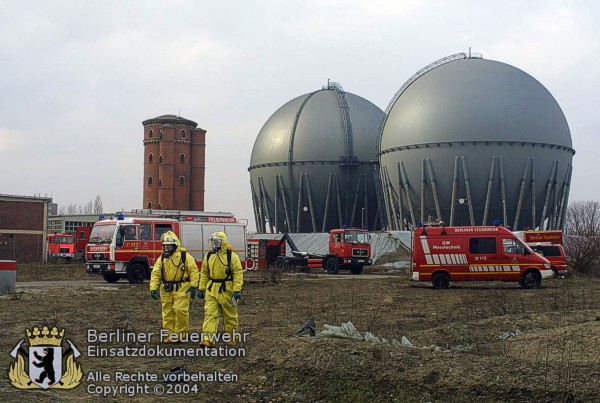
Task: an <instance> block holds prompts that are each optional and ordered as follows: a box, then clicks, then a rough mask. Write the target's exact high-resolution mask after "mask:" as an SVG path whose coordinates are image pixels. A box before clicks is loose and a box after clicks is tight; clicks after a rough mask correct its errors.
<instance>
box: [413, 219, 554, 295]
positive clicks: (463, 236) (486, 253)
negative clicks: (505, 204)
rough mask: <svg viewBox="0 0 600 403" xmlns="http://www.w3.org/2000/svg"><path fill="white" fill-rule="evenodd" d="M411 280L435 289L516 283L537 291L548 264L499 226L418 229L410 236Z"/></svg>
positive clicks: (550, 271) (549, 270)
mask: <svg viewBox="0 0 600 403" xmlns="http://www.w3.org/2000/svg"><path fill="white" fill-rule="evenodd" d="M412 250H413V259H412V278H413V280H417V281H431V282H432V284H433V287H434V288H436V289H440V288H448V286H449V285H450V282H451V281H482V280H483V281H485V280H501V281H518V282H519V284H521V286H522V287H524V288H527V289H529V288H538V287H540V285H541V284H542V279H545V278H550V277H552V275H553V273H552V270H551V268H550V263H549V262H548V260H547V259H545V258H544V257H542V256H540V255H538V254H537V253H535V252H534V251H533V250H531V248H529V246H527V245H526V244H525V243H523V242H522V241H521V240H520V239H518V238H517V237H516V236H515V234H513V233H512V232H510V231H509V230H508V229H507V228H504V227H501V226H481V227H443V226H442V227H420V228H417V229H415V231H414V236H413V248H412Z"/></svg>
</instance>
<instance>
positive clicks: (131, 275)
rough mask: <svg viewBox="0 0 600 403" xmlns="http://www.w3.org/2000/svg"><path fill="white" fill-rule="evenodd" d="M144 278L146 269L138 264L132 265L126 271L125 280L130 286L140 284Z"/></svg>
mask: <svg viewBox="0 0 600 403" xmlns="http://www.w3.org/2000/svg"><path fill="white" fill-rule="evenodd" d="M145 278H146V268H145V267H144V266H142V265H141V264H139V263H134V264H132V265H131V266H129V269H128V270H127V280H129V282H130V283H132V284H141V283H143V282H144V279H145Z"/></svg>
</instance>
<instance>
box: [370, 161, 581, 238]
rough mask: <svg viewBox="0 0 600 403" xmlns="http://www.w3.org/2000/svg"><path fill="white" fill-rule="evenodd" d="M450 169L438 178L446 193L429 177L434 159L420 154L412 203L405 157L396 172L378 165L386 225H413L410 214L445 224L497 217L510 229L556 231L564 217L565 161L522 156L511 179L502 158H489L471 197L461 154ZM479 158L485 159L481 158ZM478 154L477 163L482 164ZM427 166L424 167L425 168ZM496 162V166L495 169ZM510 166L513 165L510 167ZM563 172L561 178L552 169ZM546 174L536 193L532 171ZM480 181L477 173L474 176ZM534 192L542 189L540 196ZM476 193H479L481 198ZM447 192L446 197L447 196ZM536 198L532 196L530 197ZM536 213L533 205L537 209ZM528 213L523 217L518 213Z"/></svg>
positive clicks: (568, 168) (487, 222) (480, 222)
mask: <svg viewBox="0 0 600 403" xmlns="http://www.w3.org/2000/svg"><path fill="white" fill-rule="evenodd" d="M454 160H455V164H454V169H453V170H452V171H451V176H448V174H449V173H447V174H446V175H443V178H442V179H441V180H444V181H447V182H448V183H451V184H452V185H451V188H450V189H449V191H450V193H449V194H446V195H443V194H439V191H438V188H437V185H436V181H437V180H438V179H439V178H436V176H435V175H434V172H435V171H436V170H435V162H433V161H431V159H427V158H423V159H422V160H421V161H422V163H421V164H420V167H419V168H420V171H421V175H420V183H419V197H418V198H417V200H416V201H413V197H412V194H415V192H414V190H411V189H413V188H414V186H413V184H412V183H411V181H410V174H408V173H407V168H406V167H407V166H408V164H407V163H405V161H399V162H398V170H397V172H398V173H397V174H396V175H395V177H394V176H391V175H390V173H389V171H388V170H387V167H385V166H384V167H383V170H382V172H383V183H384V189H387V190H386V205H387V206H389V211H390V215H389V218H388V220H389V221H390V229H393V230H400V229H402V224H401V222H402V221H403V220H408V221H409V222H410V223H412V224H413V225H415V223H416V217H419V218H420V220H421V221H423V220H425V221H429V220H431V219H435V220H441V221H443V222H445V223H447V224H448V225H490V224H491V223H492V221H495V220H498V221H500V222H502V223H503V225H506V222H507V220H511V221H508V222H509V225H508V226H509V227H510V228H517V229H523V228H529V229H535V228H537V229H544V230H549V229H560V228H562V225H563V224H564V215H565V212H566V208H567V199H568V193H569V187H570V180H571V173H572V166H571V164H567V165H566V166H564V165H563V167H562V168H561V167H560V163H559V161H558V160H556V159H555V160H551V161H544V163H543V165H542V163H541V162H539V161H536V159H534V158H529V157H526V158H524V159H523V160H522V168H521V171H520V174H519V175H518V177H519V180H518V181H517V180H515V177H514V174H515V173H516V172H515V169H511V176H510V177H509V178H505V174H504V166H503V164H502V158H501V157H499V156H491V157H490V158H489V159H488V160H487V164H488V166H489V171H488V175H487V176H486V177H485V179H486V180H485V181H484V182H483V181H481V180H479V181H478V183H477V185H476V188H475V190H476V192H475V193H474V194H475V196H474V195H473V194H472V193H473V190H472V189H471V188H472V186H471V185H472V183H471V182H472V180H471V179H470V178H471V177H473V172H471V175H470V170H469V168H468V161H467V158H466V157H465V156H455V158H454ZM483 161H485V160H483ZM483 161H482V158H481V157H480V158H479V162H480V163H481V162H483ZM429 166H430V168H428V167H429ZM496 166H498V169H496ZM512 168H515V167H512ZM559 170H561V171H562V172H563V174H562V177H560V176H559V174H558V172H559ZM412 171H413V172H412V177H415V175H414V173H416V171H417V168H413V170H412ZM538 172H543V173H544V174H545V175H546V181H545V186H544V188H543V192H536V188H535V187H536V184H537V183H538V181H537V176H538V175H537V173H538ZM478 177H479V179H481V177H482V176H481V175H478ZM507 180H508V181H509V183H512V184H513V187H512V188H506V182H507ZM538 193H542V196H543V197H540V195H539V194H538ZM398 194H404V195H405V200H406V203H407V206H405V207H404V208H402V207H400V204H399V203H398V200H399V198H398V196H397V195H398ZM476 195H481V199H479V198H478V196H476ZM448 196H450V197H448ZM440 199H442V200H444V199H445V200H447V201H448V204H446V205H445V206H444V205H441V204H440ZM536 199H537V200H536ZM540 205H541V206H542V207H541V210H538V211H537V212H536V209H539V208H540V207H539V206H540ZM526 211H529V216H528V219H526V218H527V217H526V216H525V215H524V213H525V212H526Z"/></svg>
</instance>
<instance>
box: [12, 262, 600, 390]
mask: <svg viewBox="0 0 600 403" xmlns="http://www.w3.org/2000/svg"><path fill="white" fill-rule="evenodd" d="M27 270H28V269H23V273H21V274H22V275H23V276H24V277H26V278H28V277H27V276H29V275H30V274H28V273H27ZM31 270H33V272H34V273H35V274H32V275H31V277H29V278H31V279H36V280H39V278H38V277H36V276H38V275H39V273H40V269H39V268H38V269H31ZM64 270H69V267H66V268H64ZM54 272H56V273H58V272H60V269H58V268H57V270H54ZM83 274H85V270H83ZM85 276H87V275H85ZM85 276H83V278H84V279H87V277H85ZM272 277H273V274H272V273H269V274H261V273H253V274H247V276H246V285H245V287H244V293H243V303H242V305H241V306H240V322H241V327H242V330H243V331H247V332H250V333H251V337H250V340H249V341H248V343H247V344H246V345H245V346H244V347H245V348H246V349H247V352H248V356H247V357H245V358H241V359H239V358H238V359H234V358H210V359H209V358H203V359H188V358H185V359H162V360H161V359H151V358H129V359H123V358H112V359H104V360H103V359H97V358H93V357H87V356H86V355H85V354H84V356H82V357H81V359H80V361H81V365H82V367H83V368H84V370H85V371H93V370H103V371H105V372H112V373H114V371H116V370H124V369H128V370H132V371H133V370H138V369H139V370H142V371H151V372H157V373H164V372H166V371H168V370H169V368H172V367H174V366H176V365H186V366H187V368H188V370H190V371H198V370H202V371H212V370H219V369H221V370H227V371H231V372H234V373H237V374H239V375H240V382H239V383H236V384H223V383H221V384H217V383H213V384H202V388H201V391H200V392H199V393H198V394H197V395H194V399H195V400H198V401H216V400H219V401H231V402H237V401H255V402H258V401H260V402H265V401H302V402H304V401H321V402H326V401H327V402H328V401H331V402H337V401H357V402H363V401H364V402H367V401H369V402H370V401H401V402H405V401H411V402H412V401H439V402H441V401H444V402H446V401H457V402H458V401H460V402H464V401H467V402H468V401H475V400H477V401H486V402H488V401H497V402H506V401H519V402H521V401H590V402H591V401H600V388H599V387H598V386H599V385H598V379H599V378H598V377H599V376H600V373H599V370H598V368H599V365H600V363H599V357H600V322H599V321H597V320H596V318H597V317H598V316H600V281H599V280H596V279H589V278H578V277H573V278H570V279H566V280H549V281H546V282H544V285H543V287H542V288H541V289H539V290H533V291H527V290H523V289H521V288H520V287H519V286H518V285H517V284H514V283H497V282H491V283H461V284H460V286H458V285H454V284H453V286H452V287H451V288H450V289H448V290H443V291H436V290H433V289H432V288H431V287H430V285H429V284H425V283H413V282H410V281H408V280H407V278H406V277H405V276H389V278H383V279H380V278H369V276H368V275H363V276H354V277H353V278H351V279H349V278H347V277H350V275H347V276H346V278H341V277H342V276H337V277H336V276H332V277H329V276H328V277H317V276H315V275H314V274H310V275H307V276H298V275H296V276H283V277H281V278H276V279H275V280H272ZM60 279H63V278H60ZM25 285H26V284H22V285H21V286H19V289H20V291H19V292H18V293H17V294H14V295H12V296H4V297H0V312H2V321H3V324H4V326H3V327H2V328H1V329H0V351H3V352H4V353H3V354H4V355H5V358H6V359H9V357H7V356H6V354H8V353H7V352H8V351H10V348H12V347H13V346H14V344H15V343H16V342H17V341H18V340H19V339H20V338H22V337H23V335H24V331H25V328H28V327H29V328H30V327H32V326H34V325H38V324H39V323H41V322H43V323H51V324H57V325H59V326H62V327H64V328H65V329H67V332H68V337H69V338H71V340H73V341H74V342H75V343H76V344H77V346H78V347H79V348H80V349H81V350H82V351H85V349H86V347H87V344H88V343H87V340H86V329H88V328H96V329H103V330H114V329H116V328H126V329H129V330H132V331H136V332H142V331H144V332H156V331H157V329H158V328H159V327H160V306H159V304H158V303H157V302H155V301H152V300H150V299H149V297H148V287H147V283H145V284H143V285H140V286H132V285H129V284H128V283H126V282H123V283H121V282H119V283H117V284H116V285H111V286H107V285H106V284H104V283H97V284H93V283H89V282H81V286H69V287H53V286H50V284H49V286H48V287H44V288H41V287H29V288H27V287H22V286H25ZM65 297H66V298H65ZM42 301H43V302H42ZM191 312H192V315H191V318H192V319H191V326H192V328H193V329H194V330H199V328H200V325H201V323H202V317H203V312H202V308H201V305H200V304H199V303H198V302H194V304H193V306H192V311H191ZM311 317H312V318H315V321H316V323H317V330H318V331H322V330H323V329H324V325H325V324H330V325H340V324H342V323H345V322H348V321H352V322H353V324H354V325H355V326H356V328H357V329H358V330H359V331H360V332H361V333H362V334H363V335H364V333H365V331H367V330H370V331H372V332H373V333H374V334H375V335H376V336H378V337H385V338H388V339H391V338H394V339H398V340H399V339H400V338H401V337H402V336H406V337H407V338H408V339H409V340H410V341H411V342H412V343H413V345H414V346H415V347H416V348H413V349H406V348H402V347H397V346H392V345H387V344H375V343H369V342H365V341H354V340H343V339H328V338H296V337H293V334H294V333H295V331H296V330H297V329H298V328H299V327H300V326H301V325H303V324H304V323H305V322H306V321H307V320H308V319H309V318H311ZM88 383H89V382H84V386H83V387H79V388H78V389H76V390H73V391H51V392H30V393H29V394H27V396H28V397H32V398H34V399H35V400H54V401H63V400H67V399H68V400H75V399H77V400H95V399H93V398H92V397H91V396H89V395H88V394H87V392H86V391H85V385H87V384H88ZM51 393H54V395H52V394H51ZM0 394H1V395H3V396H6V399H8V400H9V401H13V400H16V399H20V398H22V397H23V392H20V391H18V390H16V389H14V388H12V387H11V386H10V385H9V384H8V383H7V382H4V383H2V384H0ZM217 397H218V399H217ZM147 399H148V397H147V396H138V397H134V398H126V397H124V396H120V397H119V398H118V399H117V400H118V401H129V400H134V401H138V400H139V401H141V400H145V401H146V400H147ZM150 400H153V397H150ZM171 400H172V401H181V402H187V401H190V400H191V399H190V397H189V396H173V397H172V398H171Z"/></svg>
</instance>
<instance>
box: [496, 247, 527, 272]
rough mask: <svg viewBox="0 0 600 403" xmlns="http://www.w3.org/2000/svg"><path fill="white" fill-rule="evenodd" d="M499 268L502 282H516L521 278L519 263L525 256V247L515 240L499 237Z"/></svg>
mask: <svg viewBox="0 0 600 403" xmlns="http://www.w3.org/2000/svg"><path fill="white" fill-rule="evenodd" d="M500 242H501V245H500V246H501V249H500V261H499V263H500V266H501V267H500V268H499V269H501V270H502V279H503V280H518V279H519V278H520V277H521V267H522V266H521V265H520V264H521V263H523V262H524V260H525V259H524V257H525V254H526V250H525V247H524V246H523V245H522V244H521V243H519V242H518V241H517V240H516V239H514V238H510V237H501V238H500Z"/></svg>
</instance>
